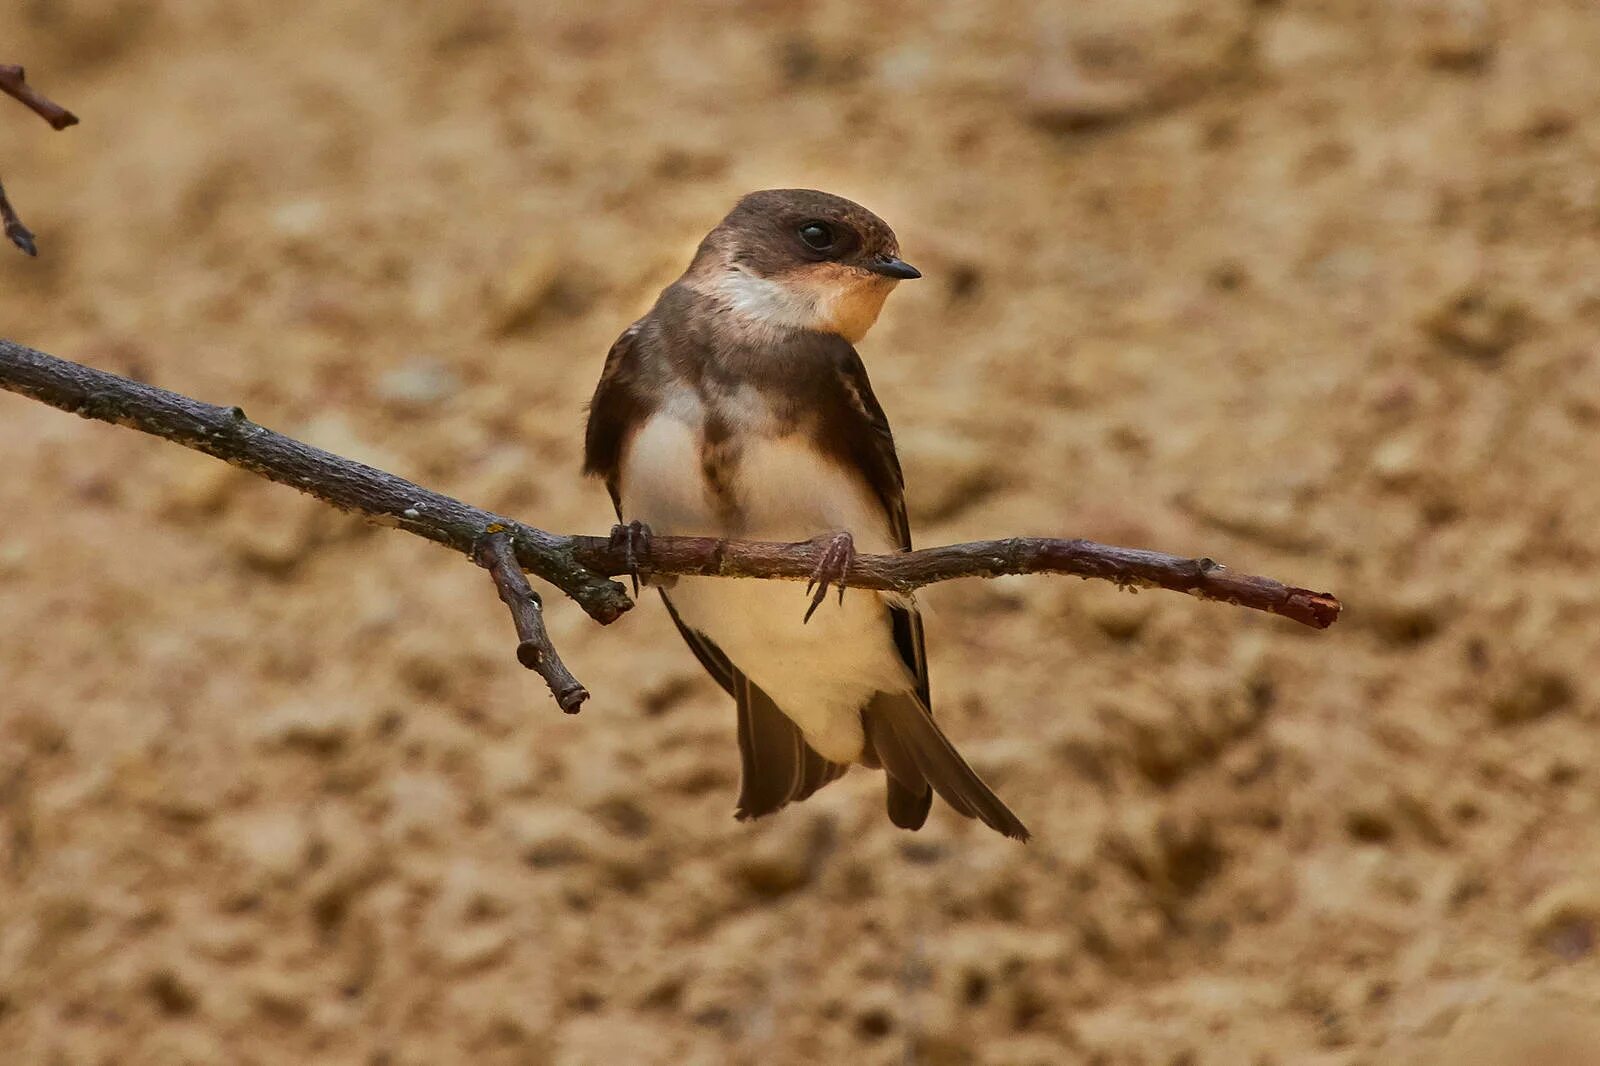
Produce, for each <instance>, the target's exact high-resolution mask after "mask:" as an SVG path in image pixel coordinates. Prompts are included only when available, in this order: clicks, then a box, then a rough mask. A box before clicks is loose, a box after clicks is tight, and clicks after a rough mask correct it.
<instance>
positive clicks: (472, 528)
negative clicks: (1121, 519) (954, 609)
mask: <svg viewBox="0 0 1600 1066" xmlns="http://www.w3.org/2000/svg"><path fill="white" fill-rule="evenodd" d="M0 388H3V389H8V390H10V391H12V392H16V393H20V394H21V395H23V396H29V397H32V398H33V399H35V400H38V401H40V402H41V403H45V404H49V405H50V406H52V407H56V408H59V409H61V410H63V411H70V412H72V413H73V414H76V415H79V416H81V417H83V418H93V419H98V420H100V421H102V422H111V423H114V424H116V425H121V426H128V427H130V428H133V429H137V430H140V431H142V432H144V433H149V434H151V435H153V436H157V437H162V438H164V439H166V440H170V441H174V442H176V443H178V444H182V445H183V446H185V447H187V448H193V449H195V450H196V451H201V452H205V453H206V454H207V455H212V456H215V457H216V458H218V459H221V460H223V461H225V462H228V463H232V464H233V465H234V466H237V467H241V468H243V469H245V470H249V471H250V472H252V473H254V474H257V475H259V476H261V477H264V478H267V479H268V480H270V481H276V482H278V483H280V484H284V485H288V486H290V487H291V488H294V489H297V490H299V491H300V492H304V493H308V494H309V495H312V496H315V497H317V498H318V499H320V500H323V501H324V502H326V503H329V504H332V505H333V506H335V507H338V508H340V509H341V510H345V511H351V512H355V513H357V514H361V515H364V516H365V517H367V518H368V519H370V520H372V521H374V522H377V523H379V524H380V525H388V526H396V527H398V528H400V529H403V530H405V531H406V532H408V533H414V534H416V535H417V536H419V537H425V538H427V539H428V540H431V541H434V542H436V543H438V544H443V545H446V546H447V547H451V548H454V549H455V550H456V551H458V552H461V553H462V554H463V555H466V556H468V557H469V558H472V559H474V560H475V561H478V562H479V564H480V565H486V566H487V565H489V564H487V563H484V562H483V559H482V556H481V555H480V552H481V551H482V550H484V546H485V544H486V542H487V543H489V544H490V545H503V548H504V550H505V551H508V552H510V553H511V554H512V555H513V556H514V557H515V560H516V564H517V565H518V566H520V567H521V568H522V569H523V570H526V571H528V572H529V573H532V574H536V575H537V576H539V577H541V578H543V579H544V580H546V581H548V582H549V583H550V584H552V585H554V586H555V587H556V588H558V589H560V590H561V591H562V592H563V593H565V594H566V595H567V596H569V597H570V598H571V599H572V600H573V601H575V602H576V603H577V604H578V605H579V606H580V607H582V608H583V609H584V610H585V611H586V612H587V613H588V614H589V615H590V617H592V618H594V619H595V620H596V621H598V622H600V623H601V624H606V623H609V622H612V621H615V620H616V619H617V618H618V617H619V616H621V615H622V613H623V612H624V611H626V610H628V609H629V608H630V607H632V606H633V601H632V600H630V599H629V598H628V595H627V593H626V591H625V590H624V589H623V587H622V586H621V585H620V584H618V583H617V582H615V581H610V580H608V577H609V576H610V575H614V574H624V573H627V572H628V570H629V562H628V559H627V553H626V551H625V549H624V547H623V546H622V545H620V544H618V543H616V542H614V541H613V540H611V539H610V538H606V537H584V536H560V535H558V534H555V533H549V532H546V531H545V530H542V529H535V528H534V527H533V526H529V525H525V524H523V523H521V522H518V521H516V520H515V519H512V518H508V517H506V516H504V515H499V514H495V513H494V512H492V511H486V510H483V509H482V508H478V507H473V506H471V505H470V504H466V503H462V502H461V501H460V500H456V499H453V498H451V497H449V496H445V495H444V494H442V493H438V492H434V491H433V490H432V489H426V488H423V487H422V486H420V485H417V484H414V483H412V482H410V481H407V480H405V479H404V478H401V477H397V476H395V475H394V474H390V473H388V472H386V471H383V470H378V469H376V468H374V467H370V466H367V465H365V464H363V463H358V462H355V461H354V460H351V459H346V458H344V457H342V456H338V455H334V454H333V453H331V452H326V451H323V450H322V449H321V448H315V447H312V446H311V445H309V444H305V443H303V442H301V441H297V440H295V439H294V438H292V437H287V436H284V435H283V434H281V433H276V432H274V431H272V430H270V429H267V428H266V427H265V426H259V425H257V424H255V423H254V422H251V421H250V420H249V419H248V418H246V417H245V413H244V411H243V410H242V409H240V408H238V407H218V406H215V405H213V404H208V403H202V402H201V401H199V400H193V399H190V398H189V397H187V396H182V395H179V394H178V393H175V392H168V391H167V390H166V389H161V388H157V387H155V386H153V385H145V384H142V383H140V382H137V381H129V380H128V379H127V378H122V377H118V376H117V375H115V374H109V373H106V372H105V371H103V370H95V369H93V368H91V367H87V366H83V365H81V364H79V363H72V362H68V361H67V360H64V359H57V358H56V357H55V356H52V355H46V354H45V353H44V352H40V351H35V350H34V349H32V348H27V347H24V346H23V345H20V344H16V343H14V342H12V341H8V340H3V339H0ZM491 536H493V538H494V539H493V540H492V541H489V540H487V538H490V537H491ZM491 550H492V551H493V552H494V553H495V557H494V560H493V561H494V562H496V563H497V564H498V563H499V560H500V554H499V553H500V552H501V550H502V549H501V547H492V549H491ZM821 552H822V544H821V543H820V542H814V541H802V542H800V543H796V544H771V543H762V542H752V541H724V540H712V539H707V538H701V537H661V536H658V537H651V538H650V540H649V544H648V546H647V547H645V548H643V550H642V551H640V552H639V553H638V554H637V556H636V559H635V562H636V563H637V565H638V568H639V569H640V570H643V571H646V572H649V573H652V574H655V575H694V576H704V577H744V578H788V579H791V580H806V579H808V578H810V577H811V575H812V573H813V572H814V571H815V569H816V566H817V562H818V559H819V558H820V556H821ZM490 569H491V571H493V570H494V567H493V566H490ZM508 569H510V568H509V567H505V566H501V570H502V571H504V570H508ZM1042 573H1049V574H1073V575H1076V576H1078V577H1085V578H1089V577H1094V578H1102V579H1105V580H1108V581H1113V582H1115V583H1116V584H1118V585H1121V586H1124V587H1148V588H1164V589H1171V590H1173V591H1175V592H1186V593H1188V594H1190V595H1192V596H1198V597H1200V598H1202V599H1211V600H1221V601H1223V602H1226V603H1233V604H1237V605H1239V606H1241V607H1250V608H1253V609H1255V610H1258V611H1266V612H1269V613H1271V614H1276V615H1281V616H1283V617H1285V618H1291V619H1293V620H1294V621H1297V622H1300V623H1302V624H1304V625H1308V626H1311V627H1313V628H1316V629H1325V628H1327V627H1328V626H1330V625H1332V624H1333V622H1334V621H1335V620H1336V619H1337V618H1338V616H1339V610H1340V604H1339V601H1338V600H1337V599H1335V598H1334V597H1333V596H1332V595H1330V594H1328V593H1322V592H1312V591H1310V590H1308V589H1302V588H1294V587H1291V586H1287V585H1284V584H1282V583H1280V582H1277V581H1274V580H1272V579H1271V578H1266V577H1255V576H1252V575H1249V574H1236V573H1234V572H1233V571H1232V570H1229V569H1228V568H1226V567H1223V566H1220V565H1218V564H1217V563H1215V562H1212V561H1211V560H1210V559H1185V558H1182V557H1180V556H1175V555H1164V554H1162V553H1160V552H1150V551H1140V550H1138V549H1134V548H1117V547H1111V546H1109V545H1105V544H1096V543H1094V542H1092V541H1086V540H1051V539H1047V538H1029V537H1015V538H1010V539H1007V540H995V541H977V542H974V543H971V544H955V545H950V546H948V547H942V548H925V549H923V550H921V551H915V552H907V553H902V554H896V555H859V556H857V557H856V558H855V561H854V563H853V564H852V565H851V567H850V572H849V574H848V576H847V578H846V580H845V582H844V583H845V584H846V585H849V586H851V587H854V588H867V589H883V590H892V591H897V592H911V591H913V590H915V589H918V588H921V587H923V586H924V585H929V584H933V583H934V582H938V581H948V580H951V579H952V578H958V577H997V576H1000V575H1002V574H1042ZM496 583H497V585H499V586H500V588H501V598H502V599H506V591H505V589H506V575H505V573H503V572H502V573H500V574H497V575H496ZM531 591H532V590H531V589H530V590H529V592H530V593H531ZM512 596H513V599H515V600H519V601H520V597H521V596H522V594H521V592H520V591H518V590H513V592H512ZM507 603H508V605H510V606H511V608H512V611H513V615H514V617H516V618H517V619H518V634H519V637H520V639H521V640H522V641H523V642H524V643H526V642H527V641H528V640H529V639H530V634H533V633H534V630H533V629H532V628H531V627H530V628H526V629H525V628H524V622H526V621H527V620H526V619H524V618H523V617H522V615H521V614H519V613H518V612H519V611H522V610H523V609H522V608H521V607H519V606H518V604H517V603H516V602H513V600H507ZM532 639H535V640H537V637H536V636H535V637H532ZM544 641H545V645H546V646H547V645H548V636H545V638H544ZM520 654H521V653H520V649H519V656H520ZM549 658H550V659H551V660H553V664H554V665H552V664H551V663H550V662H546V663H545V664H544V665H545V666H546V667H547V668H549V671H550V672H547V671H546V669H540V667H539V666H538V665H536V666H535V669H540V672H541V674H543V675H544V677H545V679H546V680H547V681H549V682H551V684H552V692H554V694H555V695H556V698H557V700H558V701H562V700H563V692H562V691H561V690H559V689H558V688H557V685H558V684H564V683H566V682H568V681H570V682H571V684H572V685H574V686H576V685H577V682H576V681H575V680H573V679H572V678H571V675H570V674H567V673H566V672H565V668H560V674H561V675H562V676H561V677H560V678H558V679H557V680H555V681H552V674H553V673H554V672H555V670H556V668H558V667H559V663H560V660H559V659H558V658H555V657H554V650H553V649H550V651H549ZM578 688H579V689H580V690H581V686H578ZM566 694H567V697H568V699H569V700H570V697H571V694H572V692H571V690H570V689H568V690H566ZM565 705H566V704H565V703H563V706H564V707H565Z"/></svg>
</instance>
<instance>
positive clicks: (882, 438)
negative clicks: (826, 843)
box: [825, 340, 933, 707]
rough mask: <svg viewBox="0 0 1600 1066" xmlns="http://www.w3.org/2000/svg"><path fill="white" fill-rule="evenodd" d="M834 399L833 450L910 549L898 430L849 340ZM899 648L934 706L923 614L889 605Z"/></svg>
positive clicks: (841, 354) (837, 368)
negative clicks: (856, 474) (892, 426)
mask: <svg viewBox="0 0 1600 1066" xmlns="http://www.w3.org/2000/svg"><path fill="white" fill-rule="evenodd" d="M833 384H834V386H835V388H834V389H833V390H831V391H833V393H834V395H833V396H832V401H833V403H835V404H837V405H839V406H840V408H841V410H839V411H837V412H835V415H836V417H833V418H829V419H827V420H826V421H825V425H827V426H828V427H829V428H828V430H827V432H828V433H829V434H830V435H831V439H829V440H827V441H825V445H826V446H827V447H830V448H832V449H834V450H835V451H836V452H837V453H842V454H839V458H840V459H842V460H843V461H844V462H846V463H847V464H848V465H849V466H850V468H851V469H854V470H859V471H861V473H862V474H863V475H864V476H865V477H866V479H867V483H868V484H869V485H871V487H872V491H873V493H874V494H875V495H876V496H877V497H878V501H879V502H880V503H881V504H882V505H883V511H884V514H886V515H888V517H889V524H890V528H891V529H892V530H893V532H894V535H895V537H896V538H897V539H898V540H899V541H900V548H901V550H903V551H910V550H911V522H910V520H909V519H908V518H907V517H906V492H905V487H906V486H905V475H904V474H902V473H901V471H900V457H899V455H897V454H896V453H895V449H894V434H893V433H892V432H890V430H889V419H888V417H887V416H886V415H885V414H884V413H883V408H882V407H881V406H880V405H879V404H878V398H877V397H876V396H875V395H873V392H872V382H871V381H869V380H868V378H867V368H866V366H865V365H863V364H862V362H861V356H859V355H858V354H856V350H855V349H854V348H852V347H851V346H850V345H849V344H846V343H845V342H844V341H842V340H841V341H840V342H839V351H838V353H837V358H836V361H835V364H834V382H833ZM889 614H890V618H891V621H892V623H893V625H894V642H895V647H896V648H897V649H899V652H900V657H901V658H902V659H904V660H905V664H906V668H907V669H909V670H910V671H911V673H912V676H913V677H915V678H916V679H917V695H919V696H921V697H922V704H923V706H924V707H931V706H932V705H933V704H932V701H931V699H930V697H929V694H928V659H927V654H926V652H925V650H924V647H923V636H922V615H921V613H920V612H918V611H917V610H916V609H915V608H908V607H898V606H895V607H890V608H889Z"/></svg>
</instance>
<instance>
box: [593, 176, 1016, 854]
mask: <svg viewBox="0 0 1600 1066" xmlns="http://www.w3.org/2000/svg"><path fill="white" fill-rule="evenodd" d="M921 276H922V275H921V272H920V271H918V270H917V269H916V268H915V267H913V266H911V265H910V264H909V263H907V262H906V261H905V260H904V259H902V258H900V247H899V242H898V240H897V239H896V237H895V234H894V231H893V230H892V229H890V228H889V226H888V224H887V223H885V222H884V221H883V220H882V219H880V218H879V217H878V216H877V215H875V214H873V213H872V212H871V211H869V210H867V209H866V208H864V207H862V206H860V205H859V204H856V203H854V202H852V201H850V200H847V199H844V198H843V197H839V196H835V195H832V194H829V193H825V192H819V191H816V190H812V189H767V190H762V191H758V192H752V193H749V194H748V195H746V196H744V197H742V198H741V199H740V200H739V201H738V202H737V203H736V204H735V206H734V207H733V209H732V210H731V211H729V213H728V214H727V216H726V217H725V218H723V219H722V221H721V222H719V223H718V224H717V225H716V226H715V227H714V228H712V230H711V231H710V232H709V233H708V234H707V235H706V237H705V239H704V240H702V241H701V242H700V244H699V246H698V248H697V249H696V251H695V254H694V257H693V259H692V260H691V261H690V263H689V266H688V268H687V269H686V270H685V271H684V273H683V275H682V276H681V277H679V278H678V279H677V280H676V281H674V282H673V283H672V284H670V285H668V286H667V287H666V288H665V289H664V290H662V292H661V294H660V296H659V298H658V299H657V300H656V302H655V305H654V306H653V307H652V308H651V309H650V311H649V312H648V313H647V314H645V315H644V317H642V318H640V319H639V320H638V321H636V322H634V323H633V324H632V325H630V326H629V327H628V328H627V329H626V330H624V331H623V333H622V335H621V336H620V337H619V338H618V339H617V341H616V342H615V343H614V344H613V345H612V346H611V349H610V351H609V352H608V353H607V355H606V360H605V366H604V369H603V370H602V372H601V375H600V381H599V384H598V385H597V386H596V388H595V392H594V396H593V398H592V399H591V401H590V404H589V409H588V424H587V428H586V431H585V436H584V463H583V469H584V473H585V474H586V475H588V476H591V477H595V478H599V479H602V480H603V481H604V483H605V486H606V488H607V490H608V491H609V493H610V496H611V502H612V505H613V507H614V508H615V510H616V515H617V526H616V527H615V528H614V529H613V536H614V537H620V538H621V539H622V541H623V543H624V545H625V546H626V548H627V549H628V551H629V552H630V558H636V557H637V556H638V555H639V554H642V552H641V549H642V548H643V547H645V546H646V544H647V542H648V538H649V537H651V536H661V535H678V536H701V537H717V538H742V539H750V540H767V541H786V542H794V541H805V540H811V541H816V542H817V543H818V545H819V550H820V561H819V563H818V565H817V568H816V573H815V574H814V575H813V581H812V585H811V587H809V588H808V589H807V593H806V599H805V601H803V602H801V603H799V604H797V602H796V599H797V598H796V597H795V591H794V587H793V586H791V585H789V584H788V583H787V582H779V581H764V580H755V579H746V578H739V579H734V578H720V577H677V578H652V577H650V575H648V574H646V575H644V576H645V580H646V581H647V583H650V584H653V585H655V586H656V587H657V590H658V592H659V593H660V595H661V599H662V600H663V602H664V603H665V604H666V608H667V611H668V613H669V614H670V616H671V618H672V621H673V622H674V623H675V624H676V626H677V628H678V630H679V632H680V633H681V634H682V636H683V638H684V640H685V641H686V642H687V643H688V645H689V648H690V649H691V650H692V651H693V653H694V655H695V656H696V658H698V659H699V661H700V663H701V665H703V666H704V667H705V669H706V670H707V672H709V673H710V675H711V676H712V677H713V678H714V679H715V680H716V681H717V682H718V683H719V684H720V685H721V686H722V688H723V689H725V690H726V691H727V692H728V694H729V695H731V696H732V697H733V699H734V704H735V709H736V718H737V734H738V743H739V752H740V764H741V780H740V790H739V798H738V806H737V809H736V812H735V816H736V817H738V818H740V819H741V820H743V819H751V818H760V817H763V816H766V815H770V814H772V813H774V812H776V811H778V810H779V809H781V808H783V807H785V806H786V805H788V804H790V803H792V802H797V801H799V800H803V799H805V798H807V797H808V796H810V795H812V794H813V793H815V792H816V791H817V790H818V789H820V788H822V787H823V786H824V785H827V784H828V783H829V782H831V781H834V780H837V779H838V778H839V777H840V776H842V775H843V774H844V773H845V771H846V770H847V769H848V768H849V766H851V765H852V764H862V765H865V766H867V767H872V768H881V769H882V770H883V771H884V774H885V778H886V782H887V784H886V805H887V809H888V816H889V819H890V821H891V822H893V823H894V824H895V825H897V826H899V827H901V828H903V829H910V830H914V829H919V828H921V827H922V825H923V824H924V823H925V822H926V820H927V818H928V813H929V810H930V807H931V806H932V802H933V795H934V794H935V793H937V794H938V795H939V796H940V797H942V798H943V799H944V801H945V802H946V803H947V804H948V805H949V806H950V807H951V808H953V809H954V810H956V811H957V812H959V813H960V814H962V815H965V816H967V817H969V818H976V819H978V820H980V821H981V822H983V823H984V824H985V825H987V826H989V827H991V828H993V829H995V830H997V831H998V832H1000V833H1002V834H1004V835H1005V836H1007V837H1011V838H1014V839H1017V840H1024V841H1025V840H1027V839H1028V830H1027V828H1026V827H1025V826H1024V825H1023V824H1022V822H1021V821H1020V820H1019V819H1018V818H1017V816H1016V815H1015V814H1013V813H1012V811H1011V809H1010V808H1008V807H1007V806H1006V805H1005V803H1004V802H1003V801H1001V799H1000V798H999V797H998V796H997V795H995V793H994V791H993V790H992V789H991V788H990V787H989V786H988V785H987V784H985V783H984V781H983V779H982V778H981V777H979V776H978V774H977V772H976V771H974V770H973V769H972V767H971V766H970V765H969V764H968V763H967V761H966V760H965V759H964V758H962V756H961V754H960V753H959V752H958V751H957V750H956V748H955V746H954V745H953V744H952V743H951V742H950V740H949V738H948V737H946V736H945V734H944V732H943V730H941V729H940V727H939V725H938V724H937V723H936V722H935V721H934V718H933V713H932V701H931V696H930V691H929V684H928V664H927V656H926V652H925V646H924V638H923V626H922V618H921V615H920V613H919V611H918V607H917V604H916V603H915V601H914V600H912V599H911V598H909V597H907V596H903V595H898V594H893V593H884V592H877V591H872V590H863V589H852V590H851V593H850V595H849V596H848V597H846V596H845V595H844V585H843V583H842V582H843V580H844V578H845V577H846V576H847V575H848V572H849V567H850V565H851V563H852V561H853V560H854V558H855V555H856V552H857V550H858V549H864V550H866V551H868V552H874V553H889V552H901V551H910V550H911V530H910V525H909V522H908V519H907V515H906V503H905V480H904V477H903V474H902V471H901V467H900V462H899V458H898V456H897V454H896V452H895V446H894V438H893V436H892V434H891V433H890V429H889V422H888V419H887V418H886V417H885V415H884V412H883V408H882V407H881V406H880V405H879V403H878V400H877V398H876V397H875V396H874V395H873V391H872V385H871V383H870V381H869V380H868V378H867V371H866V367H865V366H864V364H863V363H862V361H861V357H860V355H859V354H858V353H857V352H856V349H855V345H856V344H857V343H859V342H860V341H861V339H862V338H863V337H864V336H866V334H867V331H868V330H869V329H870V328H871V327H872V325H873V323H874V322H876V321H877V318H878V315H879V312H880V311H881V310H882V308H883V305H884V301H885V300H886V299H887V297H888V295H889V293H890V292H892V291H893V290H894V288H895V287H896V286H897V285H898V284H899V283H900V282H901V281H907V280H911V279H915V278H919V277H921ZM634 569H635V580H636V582H637V580H638V578H639V574H638V573H637V569H638V568H637V566H635V568H634ZM831 587H837V589H838V602H837V603H825V602H824V601H825V598H826V597H827V594H828V592H829V590H830V588H831ZM800 606H804V607H805V610H804V611H802V610H800V609H799V607H800Z"/></svg>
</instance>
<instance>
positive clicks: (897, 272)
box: [867, 256, 922, 281]
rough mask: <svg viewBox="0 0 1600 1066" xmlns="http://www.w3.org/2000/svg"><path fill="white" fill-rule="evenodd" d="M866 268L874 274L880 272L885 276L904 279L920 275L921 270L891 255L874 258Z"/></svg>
mask: <svg viewBox="0 0 1600 1066" xmlns="http://www.w3.org/2000/svg"><path fill="white" fill-rule="evenodd" d="M867 269H868V270H870V271H872V272H873V273H874V274H882V275H883V276H884V277H886V278H900V279H902V280H904V281H910V280H911V279H912V278H920V277H922V271H920V270H918V269H917V268H916V267H914V266H912V265H911V264H910V263H908V262H906V261H905V260H904V259H896V258H894V257H893V256H890V257H888V258H885V259H874V260H872V261H871V262H869V263H867Z"/></svg>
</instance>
